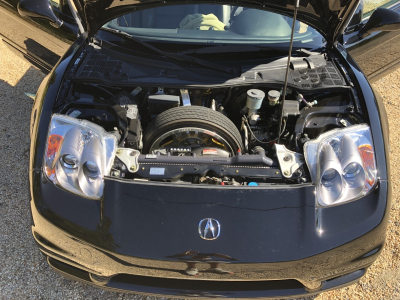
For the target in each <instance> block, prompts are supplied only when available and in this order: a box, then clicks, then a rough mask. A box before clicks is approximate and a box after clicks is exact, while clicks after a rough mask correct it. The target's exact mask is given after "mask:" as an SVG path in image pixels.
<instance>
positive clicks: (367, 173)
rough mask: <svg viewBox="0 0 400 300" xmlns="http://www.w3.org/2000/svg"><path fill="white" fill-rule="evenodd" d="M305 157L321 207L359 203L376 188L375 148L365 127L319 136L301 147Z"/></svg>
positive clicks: (352, 127) (368, 130)
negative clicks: (359, 200)
mask: <svg viewBox="0 0 400 300" xmlns="http://www.w3.org/2000/svg"><path fill="white" fill-rule="evenodd" d="M304 154H305V158H306V162H307V165H308V168H309V170H310V173H311V179H312V181H313V182H314V184H315V186H316V196H317V202H318V204H319V205H321V206H332V205H337V204H341V203H344V202H348V201H351V200H356V199H359V198H361V197H363V196H365V195H366V194H367V193H368V192H369V191H371V190H372V188H373V187H374V186H375V184H376V181H377V180H376V178H377V172H376V164H375V155H374V146H373V143H372V137H371V131H370V128H369V126H368V125H355V126H351V127H347V128H344V129H338V130H333V131H329V132H326V133H324V134H321V135H320V136H319V137H318V139H316V140H311V141H309V142H307V143H306V144H305V145H304Z"/></svg>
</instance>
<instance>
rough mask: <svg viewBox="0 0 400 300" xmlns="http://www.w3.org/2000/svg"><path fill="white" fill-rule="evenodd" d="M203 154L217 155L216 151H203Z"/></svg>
mask: <svg viewBox="0 0 400 300" xmlns="http://www.w3.org/2000/svg"><path fill="white" fill-rule="evenodd" d="M203 154H211V155H217V154H218V150H217V149H204V150H203Z"/></svg>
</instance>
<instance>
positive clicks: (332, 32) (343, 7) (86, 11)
mask: <svg viewBox="0 0 400 300" xmlns="http://www.w3.org/2000/svg"><path fill="white" fill-rule="evenodd" d="M70 1H73V2H74V4H75V6H76V12H77V14H78V16H79V17H80V18H81V21H82V25H83V29H84V30H85V31H87V32H88V34H89V36H93V35H94V34H95V33H96V32H97V31H98V30H99V28H100V27H101V26H102V25H104V24H105V23H106V22H108V21H110V20H112V19H114V18H116V17H118V16H120V15H123V14H126V13H128V12H129V11H135V10H140V9H144V8H149V7H155V6H164V5H177V4H187V3H188V2H187V1H185V0H172V1H168V0H167V1H160V0H70ZM199 2H200V1H199ZM295 2H296V0H260V1H257V0H239V1H237V0H235V1H221V2H219V4H231V5H235V6H241V5H243V6H249V7H250V6H251V7H254V8H258V9H265V10H269V11H272V12H276V13H280V14H283V15H287V16H293V11H294V5H295ZM359 2H360V0H300V7H299V10H298V14H297V19H298V20H299V21H302V22H304V23H307V24H309V25H310V26H312V27H314V28H315V29H317V30H319V31H320V32H321V33H322V34H323V35H324V36H325V38H326V40H327V42H328V43H332V42H334V41H335V40H336V39H337V37H338V36H339V35H340V34H341V32H342V29H344V28H345V26H346V25H347V24H348V22H349V19H350V18H351V16H352V15H353V12H354V11H355V9H356V8H357V5H358V3H359ZM190 3H192V4H193V3H194V1H193V2H190Z"/></svg>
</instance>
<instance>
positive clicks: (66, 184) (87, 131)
mask: <svg viewBox="0 0 400 300" xmlns="http://www.w3.org/2000/svg"><path fill="white" fill-rule="evenodd" d="M117 142H118V141H117V138H116V137H115V136H114V135H112V134H109V133H107V132H106V131H105V130H104V129H103V128H102V127H101V126H99V125H96V124H94V123H92V122H89V121H85V120H78V119H75V118H72V117H69V116H65V115H58V114H54V115H53V117H52V119H51V123H50V129H49V134H48V138H47V145H46V153H45V160H44V172H45V174H46V175H47V177H48V178H49V180H50V181H52V182H53V183H54V184H56V185H58V186H61V187H63V188H64V189H66V190H68V191H70V192H73V193H76V194H78V195H81V196H84V197H87V198H91V199H99V198H100V197H101V196H102V194H103V188H104V181H103V178H104V176H105V175H108V174H109V173H110V170H111V166H112V162H113V158H114V156H115V152H116V150H117Z"/></svg>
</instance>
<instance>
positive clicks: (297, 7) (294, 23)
mask: <svg viewBox="0 0 400 300" xmlns="http://www.w3.org/2000/svg"><path fill="white" fill-rule="evenodd" d="M299 5H300V0H296V5H295V7H294V15H293V24H292V33H291V36H290V44H289V55H288V60H287V65H286V75H285V84H284V85H283V95H282V103H281V109H280V118H279V130H278V141H277V144H279V143H280V141H281V135H282V133H281V129H282V117H283V104H284V103H285V99H286V89H287V84H288V78H289V67H290V58H291V57H292V47H293V36H294V29H295V25H296V17H297V10H298V9H299Z"/></svg>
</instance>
